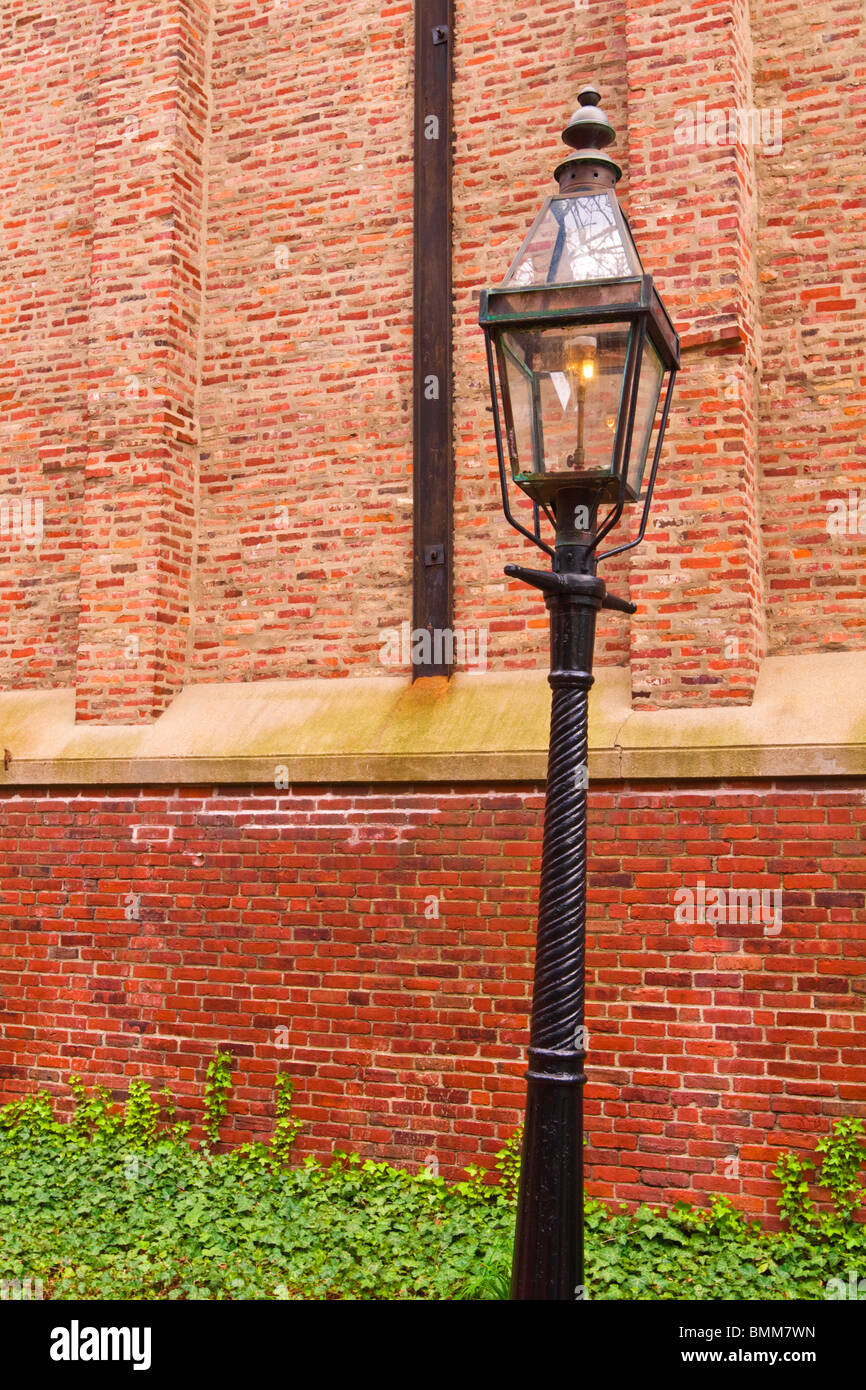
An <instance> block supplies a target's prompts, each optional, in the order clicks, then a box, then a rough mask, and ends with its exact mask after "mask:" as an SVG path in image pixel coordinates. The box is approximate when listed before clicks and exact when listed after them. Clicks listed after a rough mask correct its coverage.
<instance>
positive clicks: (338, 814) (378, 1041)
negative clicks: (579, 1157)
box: [0, 782, 866, 1213]
mask: <svg viewBox="0 0 866 1390" xmlns="http://www.w3.org/2000/svg"><path fill="white" fill-rule="evenodd" d="M542 804H543V801H542V795H541V792H540V790H539V788H538V787H533V786H525V787H512V788H507V789H506V788H466V789H464V788H461V789H459V790H452V789H448V788H431V787H424V788H396V789H390V790H387V791H375V790H370V789H367V788H354V787H344V788H336V789H334V790H332V791H329V792H324V791H322V790H320V789H315V788H303V787H299V788H297V789H295V790H293V791H292V792H291V793H280V792H274V791H270V790H268V789H259V790H257V791H254V792H251V791H248V790H243V789H240V790H239V789H236V788H226V789H222V790H217V791H212V790H211V789H206V788H203V789H184V790H183V791H180V792H176V793H174V794H172V795H166V794H164V793H160V792H152V791H148V790H144V791H141V792H139V791H136V790H134V789H133V790H128V791H111V792H98V793H97V792H94V793H82V794H80V795H72V794H54V793H46V794H36V793H33V794H30V793H27V794H21V795H10V794H5V795H4V796H3V798H2V818H0V823H2V832H0V833H2V839H0V851H2V863H3V870H2V880H0V906H2V914H0V1009H2V1012H0V1024H2V1028H0V1062H2V1066H0V1076H2V1094H3V1099H10V1098H12V1097H14V1096H17V1095H19V1094H21V1093H22V1092H26V1091H31V1090H33V1089H34V1088H35V1086H37V1085H38V1084H42V1085H47V1086H48V1087H49V1088H50V1089H52V1090H55V1091H58V1092H60V1091H62V1085H61V1083H62V1081H63V1078H65V1077H66V1076H67V1075H68V1074H69V1073H70V1072H73V1071H77V1072H81V1073H82V1074H83V1075H84V1076H85V1077H86V1078H87V1079H88V1080H89V1081H90V1082H94V1083H95V1082H102V1083H104V1084H106V1085H108V1086H109V1087H111V1088H112V1089H113V1090H115V1091H116V1092H117V1093H118V1094H121V1093H123V1091H124V1089H125V1087H126V1085H127V1084H128V1082H129V1080H130V1079H131V1078H132V1077H134V1076H142V1075H143V1076H146V1077H149V1078H150V1079H151V1080H152V1081H153V1082H154V1083H155V1085H157V1086H161V1085H163V1084H166V1083H168V1084H169V1085H171V1086H172V1088H173V1089H175V1091H176V1092H178V1093H179V1094H180V1095H181V1096H182V1097H183V1098H184V1100H185V1101H186V1103H187V1104H188V1106H189V1107H190V1108H191V1113H193V1114H195V1113H197V1105H198V1097H199V1096H200V1094H201V1086H202V1080H203V1076H204V1070H205V1067H206V1064H207V1061H208V1058H209V1057H210V1056H211V1055H212V1053H213V1051H214V1049H215V1048H217V1047H220V1048H227V1049H229V1050H230V1051H231V1052H232V1054H233V1055H234V1057H235V1074H236V1089H235V1093H234V1102H233V1107H232V1109H233V1112H234V1113H235V1114H237V1115H238V1116H240V1115H241V1114H243V1115H245V1116H246V1115H247V1114H249V1115H250V1116H251V1117H252V1118H251V1119H250V1120H249V1122H248V1123H243V1122H239V1123H238V1124H237V1125H236V1127H235V1131H234V1133H235V1137H249V1135H250V1134H252V1135H256V1136H261V1135H262V1134H264V1133H266V1132H267V1131H268V1129H269V1126H270V1123H271V1120H270V1115H271V1112H270V1096H271V1087H272V1082H273V1077H274V1073H275V1071H276V1069H277V1068H281V1069H285V1070H287V1071H289V1072H290V1073H291V1074H292V1075H293V1076H294V1077H295V1079H296V1081H297V1103H298V1113H299V1114H300V1115H301V1116H302V1118H303V1119H304V1121H305V1124H306V1127H305V1130H304V1133H303V1137H302V1139H301V1141H300V1145H299V1147H300V1148H301V1149H302V1150H303V1151H307V1152H316V1153H319V1154H322V1155H327V1154H328V1153H330V1152H331V1150H332V1148H333V1147H334V1146H340V1147H343V1148H353V1149H358V1150H360V1151H361V1152H362V1153H365V1154H371V1155H375V1156H379V1157H386V1158H389V1159H392V1160H395V1161H398V1162H403V1163H408V1164H412V1165H414V1164H421V1163H422V1162H423V1161H424V1160H425V1158H426V1157H427V1156H428V1155H430V1154H435V1155H436V1156H437V1158H438V1160H439V1163H440V1164H441V1166H442V1170H443V1171H444V1172H446V1173H451V1174H453V1173H456V1172H457V1171H458V1170H459V1168H460V1166H461V1165H462V1164H464V1163H466V1162H468V1161H470V1160H471V1159H472V1158H473V1157H475V1156H476V1155H477V1153H478V1152H479V1151H483V1152H485V1153H487V1154H490V1153H492V1152H493V1151H494V1150H495V1149H496V1147H497V1146H498V1145H499V1144H500V1143H501V1142H502V1141H503V1140H504V1139H505V1137H506V1136H507V1135H508V1134H509V1132H510V1131H511V1130H512V1128H513V1127H514V1125H515V1124H516V1123H517V1122H518V1120H519V1118H520V1113H521V1105H522V1082H521V1072H522V1066H523V1061H522V1048H523V1046H524V1043H525V1034H526V1016H525V1009H526V1000H527V997H528V989H529V981H530V966H529V961H530V958H531V948H532V927H533V916H534V903H535V895H536V887H537V877H538V867H539V857H540V822H541V812H542ZM591 810H592V827H591V848H592V857H591V863H590V890H591V891H590V899H591V901H590V922H589V947H588V966H589V988H588V1025H589V1032H590V1056H589V1067H588V1074H589V1085H588V1088H587V1111H588V1127H589V1133H590V1141H591V1142H590V1148H589V1149H588V1151H587V1153H588V1162H589V1169H588V1172H589V1179H590V1190H591V1191H592V1192H594V1193H598V1194H603V1195H606V1196H615V1197H617V1198H619V1199H622V1200H632V1199H638V1198H649V1199H651V1200H656V1201H670V1200H673V1199H674V1198H676V1197H678V1196H690V1197H692V1198H698V1199H701V1198H702V1197H703V1196H704V1195H705V1194H707V1193H713V1192H725V1193H728V1194H730V1195H731V1196H732V1197H734V1199H735V1200H736V1201H737V1202H738V1204H739V1205H741V1206H743V1207H746V1208H748V1209H749V1210H752V1211H755V1212H757V1213H763V1212H766V1211H767V1210H770V1209H771V1196H772V1193H773V1191H774V1184H773V1182H772V1180H771V1178H770V1176H769V1172H770V1169H771V1167H772V1165H773V1162H774V1160H775V1156H776V1154H777V1153H778V1151H779V1150H780V1149H782V1148H785V1147H802V1148H805V1149H808V1148H809V1147H810V1146H811V1144H812V1143H813V1141H814V1138H816V1137H817V1136H818V1135H819V1134H823V1133H826V1132H827V1131H828V1130H829V1128H830V1125H831V1123H832V1120H833V1118H834V1117H836V1116H838V1115H841V1114H846V1113H847V1114H860V1115H866V1008H864V1006H866V947H864V925H866V907H864V887H866V882H864V873H863V861H862V843H863V834H864V826H866V787H864V786H863V784H862V783H859V784H856V785H855V784H844V785H836V786H835V787H830V786H828V785H822V784H820V783H814V782H803V783H794V782H782V783H779V784H769V783H768V784H755V783H751V784H742V785H731V786H726V787H724V788H718V787H713V786H708V785H697V786H688V787H686V786H677V787H672V788H662V789H659V788H657V787H650V786H648V785H644V786H632V787H628V786H627V787H624V788H621V787H613V786H609V787H603V786H598V787H594V788H593V790H592V793H591ZM699 880H702V881H703V882H704V883H705V884H706V885H707V890H709V889H710V888H711V887H714V886H717V887H722V888H730V887H754V888H761V887H763V888H767V889H774V888H778V887H779V885H780V884H781V883H782V881H783V880H784V893H783V899H782V913H781V930H779V931H778V932H777V933H776V932H773V933H770V934H767V933H765V932H764V929H763V927H762V926H761V924H759V923H758V924H755V925H752V924H749V925H745V926H734V925H728V926H725V927H712V926H710V925H708V924H704V925H700V924H698V925H695V926H694V927H689V926H683V925H679V924H678V923H677V922H676V921H675V920H674V914H675V911H676V903H677V900H675V899H674V896H673V895H674V893H675V891H676V889H677V888H679V887H681V886H682V885H686V886H690V887H692V888H694V887H695V886H696V884H697V882H698V881H699ZM434 904H435V906H436V908H437V909H438V912H439V916H438V918H437V917H435V916H434V915H433V912H434ZM127 914H128V915H127ZM280 1030H285V1031H280ZM733 1159H736V1160H737V1161H738V1164H739V1168H738V1169H737V1168H736V1166H735V1165H732V1162H731V1161H732V1160H733ZM734 1174H735V1175H734Z"/></svg>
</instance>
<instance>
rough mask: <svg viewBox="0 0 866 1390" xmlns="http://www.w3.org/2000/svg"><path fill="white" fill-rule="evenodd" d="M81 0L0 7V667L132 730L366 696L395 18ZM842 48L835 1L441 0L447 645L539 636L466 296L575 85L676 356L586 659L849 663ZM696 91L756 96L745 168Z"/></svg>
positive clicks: (850, 45) (407, 26)
mask: <svg viewBox="0 0 866 1390" xmlns="http://www.w3.org/2000/svg"><path fill="white" fill-rule="evenodd" d="M109 8H110V16H109V10H108V9H106V7H105V6H100V5H92V4H88V5H83V4H78V3H73V0H57V3H56V4H55V5H53V6H52V8H51V11H50V13H46V14H44V15H43V14H41V13H38V12H33V11H32V10H31V9H30V8H29V7H28V6H26V5H25V4H24V3H23V0H16V2H14V3H13V2H11V0H7V3H4V4H3V5H2V7H0V13H2V19H3V23H2V26H0V160H2V162H3V186H4V218H3V224H2V230H0V264H2V266H3V273H4V281H5V284H6V287H7V294H6V301H5V310H4V312H3V315H2V318H0V335H2V339H3V347H4V349H5V351H4V354H3V361H4V365H5V371H4V384H3V387H2V388H0V389H2V391H3V411H2V416H0V448H2V454H0V469H2V473H3V483H2V491H0V504H3V505H2V508H0V523H7V522H8V518H9V517H11V518H12V524H6V525H5V527H4V528H3V529H4V534H3V535H2V536H0V541H2V547H0V678H2V681H3V684H4V685H5V686H6V687H7V688H9V687H12V686H51V685H57V684H69V683H71V682H72V681H73V680H77V682H78V712H79V717H80V718H89V719H96V720H117V719H132V720H147V719H150V718H153V717H154V716H155V715H157V714H158V713H159V712H160V710H161V709H162V708H164V706H165V704H166V703H167V702H168V701H169V700H170V699H171V698H172V696H173V694H174V693H176V691H177V690H178V689H179V688H180V686H181V685H182V683H183V682H184V681H190V680H199V681H200V680H208V681H210V680H218V679H260V678H265V677H270V678H272V677H289V678H299V677H303V676H305V675H309V674H312V673H316V674H333V675H336V676H339V675H345V674H350V673H352V674H365V675H371V676H376V675H379V674H382V673H383V671H384V670H385V668H384V667H383V666H382V664H381V663H380V661H379V659H378V658H379V649H380V633H381V630H382V629H384V628H389V627H395V626H399V624H400V623H401V622H402V621H404V620H408V619H409V617H410V615H411V592H410V576H411V535H412V518H411V503H410V498H411V490H412V482H411V457H412V441H411V419H412V409H411V405H412V403H411V365H412V364H411V340H412V285H411V263H412V261H411V258H412V137H411V131H412V71H413V54H412V23H413V15H412V6H411V4H410V3H408V0H407V3H401V4H392V5H389V4H382V3H381V0H360V3H357V4H352V5H347V4H342V3H340V4H338V3H331V4H321V3H313V2H312V0H291V2H290V3H279V0H241V2H240V3H231V4H229V3H227V2H226V0H184V2H183V3H180V0H158V3H148V4H144V3H135V2H134V0H123V3H115V4H113V5H112V6H111V7H109ZM109 21H110V22H109ZM863 29H864V16H863V13H862V7H861V6H859V5H857V4H853V3H851V4H848V3H843V2H842V0H840V3H836V4H830V3H826V4H822V3H818V4H812V3H810V4H809V5H808V6H806V5H803V6H801V7H799V8H798V7H790V6H788V5H784V6H783V5H781V4H770V3H767V0H762V3H761V4H759V5H757V6H752V7H751V13H750V11H749V7H748V6H746V5H745V3H744V2H743V0H736V3H732V5H731V6H729V7H727V8H725V9H724V10H722V11H709V12H708V11H707V10H706V7H704V6H700V5H694V6H692V7H683V6H682V5H681V4H674V3H673V0H664V3H653V4H650V5H645V4H642V3H641V4H638V3H637V0H634V3H632V0H624V2H623V4H621V5H617V6H610V5H607V4H602V3H599V2H598V0H587V3H586V4H579V5H575V6H558V5H556V6H554V5H552V4H546V3H541V0H530V3H528V4H527V5H526V6H524V7H522V8H521V10H520V12H519V14H518V13H517V12H515V13H514V14H511V13H510V12H509V13H503V11H502V8H501V6H498V5H496V4H495V3H493V0H477V2H476V0H474V2H473V4H472V5H468V4H463V3H460V0H458V5H457V25H456V34H455V40H454V61H455V91H454V100H455V178H454V281H455V283H454V306H455V319H454V329H455V452H456V496H455V525H456V545H455V551H456V574H455V596H456V623H457V625H458V627H483V628H484V629H485V631H486V632H487V636H488V648H487V659H488V663H489V665H490V666H491V667H494V668H495V667H503V666H509V667H515V666H536V665H540V664H543V662H544V661H545V659H546V618H545V615H544V611H543V607H542V605H541V604H540V602H539V601H538V600H536V599H535V598H534V597H533V596H532V595H531V594H529V593H528V592H526V591H525V590H524V589H523V588H521V587H520V586H514V585H512V584H510V583H507V582H506V580H505V578H504V576H503V574H502V565H503V563H504V562H505V561H507V560H509V559H519V558H527V559H529V562H530V563H531V562H532V560H531V558H530V557H529V556H528V555H527V552H526V551H525V550H524V549H523V545H522V542H521V541H520V540H519V538H518V537H517V536H516V535H515V536H513V535H512V534H511V533H510V531H509V529H508V528H507V527H506V525H505V523H504V521H503V519H502V517H501V515H500V512H499V502H498V495H497V483H496V476H495V460H494V453H493V439H492V431H491V428H490V415H489V412H488V409H487V394H486V393H487V387H486V381H485V373H484V364H483V353H482V348H481V339H480V335H479V333H478V330H477V325H476V317H477V292H478V290H479V289H480V288H481V287H482V286H483V285H485V284H488V283H491V282H494V281H495V280H497V279H498V278H499V277H500V275H501V273H502V272H503V271H504V269H505V268H506V266H507V264H508V261H509V259H510V257H511V255H512V253H513V251H514V250H515V248H516V246H517V245H518V244H519V241H520V239H521V237H522V235H523V233H524V231H525V229H526V227H527V226H528V224H529V222H530V220H531V218H532V216H533V214H534V211H535V209H536V207H537V205H538V203H539V202H540V200H541V198H542V197H543V196H544V194H545V193H546V192H547V191H548V190H549V188H550V186H551V185H550V173H551V171H552V167H553V164H554V163H555V161H556V159H557V156H558V152H559V148H560V147H559V143H558V142H559V131H560V129H561V126H562V124H563V122H564V119H565V118H566V117H567V116H568V114H569V112H570V110H571V109H572V107H573V106H574V104H575V99H576V93H577V91H578V90H579V88H580V87H581V86H582V85H583V84H584V83H585V82H586V81H588V80H590V79H592V80H594V81H595V82H596V83H597V84H598V85H599V86H600V88H601V90H602V94H603V101H604V106H605V109H606V110H607V111H608V112H609V114H610V116H611V118H612V120H613V122H614V124H615V126H616V127H617V131H618V143H617V146H616V153H617V156H618V158H619V161H620V163H622V165H623V167H624V170H625V177H624V179H623V182H622V185H621V192H622V199H623V203H624V206H625V207H626V208H627V209H628V210H629V213H630V215H631V217H632V220H633V224H634V227H635V231H636V235H637V239H638V244H639V248H640V249H641V251H642V253H643V256H644V261H645V264H646V266H647V268H648V269H650V270H651V271H652V272H653V273H655V274H656V276H657V278H658V281H659V285H660V288H661V290H662V293H663V295H664V296H665V298H666V300H667V302H668V303H669V306H670V307H671V309H672V311H673V315H674V318H675V321H676V323H677V325H678V327H679V328H680V330H681V332H682V333H683V335H684V341H685V344H686V349H685V354H684V370H683V373H682V375H681V378H680V383H679V386H678V394H677V398H676V406H675V410H674V415H673V419H672V422H671V427H670V442H669V445H668V447H667V448H666V451H665V461H664V467H663V472H662V476H661V481H660V489H659V496H658V503H657V509H656V524H655V526H654V527H653V530H652V534H651V536H650V537H648V540H647V542H646V544H645V545H644V546H643V547H642V548H641V549H640V550H639V551H638V552H636V553H635V554H634V555H633V556H632V557H631V558H630V561H626V560H623V561H620V562H614V564H613V565H612V566H611V572H610V576H609V577H610V583H611V587H613V588H615V589H618V590H619V591H620V592H627V591H629V590H630V592H631V596H632V597H633V598H634V599H635V600H636V601H637V602H638V603H639V605H640V611H639V614H638V615H637V617H636V618H635V619H634V620H633V621H632V623H631V624H629V623H628V622H627V620H625V619H624V618H622V617H617V616H606V617H605V620H604V623H603V625H602V627H601V631H600V637H599V649H598V654H599V660H600V661H601V662H607V663H615V664H624V663H625V662H627V661H629V660H631V663H632V684H633V692H634V697H635V700H636V702H637V703H638V704H649V705H653V704H660V703H662V704H663V703H667V704H689V703H691V704H704V703H710V702H713V703H715V702H721V703H727V702H743V701H748V699H749V698H750V695H751V691H752V689H753V686H754V679H755V674H756V671H757V666H758V663H759V661H760V659H761V657H762V655H763V654H765V652H766V651H770V652H776V651H783V650H788V651H790V650H800V651H816V650H822V649H826V648H840V647H862V646H863V645H864V640H863V637H864V621H866V620H864V612H866V607H864V602H863V600H864V596H866V580H864V567H863V558H864V546H866V536H864V535H858V534H857V530H856V520H857V517H858V516H860V517H862V519H863V527H864V530H866V447H864V444H863V413H864V394H866V392H864V358H863V346H862V299H863V284H864V278H866V275H864V271H863V269H862V264H863V254H862V246H863V232H862V205H863V197H864V181H866V177H864V167H863V159H862V147H863V133H864V123H866V98H864V81H863V60H862V52H863V37H864V35H863ZM112 45H113V47H112ZM699 103H703V107H704V110H705V111H706V112H712V111H714V110H721V111H723V112H725V113H729V112H730V111H731V110H735V109H737V108H739V107H743V106H746V107H754V108H755V110H756V113H757V120H758V123H759V133H760V121H761V119H762V118H763V119H765V120H769V121H770V122H772V121H773V120H774V119H775V116H774V113H775V112H776V111H778V112H780V116H781V148H780V150H779V151H778V152H776V153H774V152H768V151H767V149H766V148H764V147H763V146H762V144H761V142H760V141H759V142H758V143H757V144H755V143H754V142H750V141H748V140H746V141H743V140H740V141H739V143H737V142H735V143H733V144H731V143H726V144H722V145H717V144H715V143H713V142H709V143H708V142H707V141H706V140H704V141H703V142H701V140H700V139H698V138H695V140H694V141H692V142H691V143H689V142H683V141H678V140H677V139H676V138H675V136H676V133H677V131H678V130H679V129H680V122H681V119H682V113H683V111H684V110H685V109H686V108H690V109H693V110H694V111H695V113H697V110H698V105H699ZM136 123H137V124H136ZM767 130H768V131H769V133H770V134H771V135H774V134H775V129H774V127H773V126H772V125H770V126H768V127H767ZM157 147H158V148H157ZM130 379H132V384H130ZM140 391H141V394H139V392H140ZM97 393H98V394H97ZM16 499H17V503H18V513H17V514H16V512H15V509H14V506H13V505H12V504H13V503H14V502H15V501H16ZM841 499H845V502H846V504H847V505H848V512H847V514H848V516H849V517H850V515H851V507H852V506H853V507H854V508H855V511H854V516H855V529H854V533H853V534H852V533H851V529H850V525H849V528H848V532H847V534H840V535H828V532H827V517H828V507H829V506H830V504H831V503H833V502H834V501H841ZM37 502H38V503H39V504H41V509H42V510H41V516H42V521H43V529H42V536H41V544H39V545H36V544H33V543H28V542H27V537H26V535H25V534H24V531H23V523H22V524H21V525H19V528H18V534H14V523H15V521H16V515H18V516H22V517H23V518H24V521H26V520H27V518H28V517H31V519H33V520H34V521H35V519H36V504H37ZM860 504H862V505H861V506H860V511H859V513H858V512H857V511H856V507H857V506H858V505H860ZM27 508H30V509H31V510H30V511H28V510H27ZM22 509H23V510H22ZM130 639H134V640H132V641H130ZM135 639H137V640H135Z"/></svg>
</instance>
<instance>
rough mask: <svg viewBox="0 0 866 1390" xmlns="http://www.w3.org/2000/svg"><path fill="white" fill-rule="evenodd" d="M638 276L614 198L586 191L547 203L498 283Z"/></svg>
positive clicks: (637, 264)
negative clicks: (505, 273) (507, 270)
mask: <svg viewBox="0 0 866 1390" xmlns="http://www.w3.org/2000/svg"><path fill="white" fill-rule="evenodd" d="M640 274H642V267H641V263H640V257H639V256H638V253H637V250H636V248H635V244H634V241H633V240H632V236H631V232H630V231H629V229H628V224H627V223H626V220H625V218H624V217H623V214H622V210H621V209H620V206H619V203H618V202H617V200H616V197H615V196H614V194H613V193H610V192H606V191H602V192H586V193H577V194H570V195H568V196H560V197H554V198H548V199H547V201H546V202H545V203H544V206H543V207H542V209H541V211H540V213H539V214H538V216H537V217H536V219H535V221H534V223H533V224H532V227H531V228H530V230H529V232H528V234H527V236H526V239H525V241H524V243H523V245H522V246H521V248H520V250H519V251H518V253H517V256H516V257H515V259H514V261H513V263H512V265H511V268H510V270H509V272H508V274H507V275H506V277H505V279H504V280H503V282H502V284H503V286H508V287H512V286H513V287H515V288H517V287H522V286H525V285H567V284H580V283H581V282H583V281H586V280H610V279H624V278H626V277H628V276H631V275H640Z"/></svg>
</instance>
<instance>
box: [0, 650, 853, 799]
mask: <svg viewBox="0 0 866 1390" xmlns="http://www.w3.org/2000/svg"><path fill="white" fill-rule="evenodd" d="M629 680H630V678H629V672H628V670H627V668H625V667H601V668H599V669H598V670H597V672H596V684H595V686H594V688H593V691H592V695H591V699H590V750H591V751H590V763H589V775H590V777H591V778H594V779H603V780H625V779H629V780H632V779H644V778H646V779H670V780H683V779H690V778H708V779H713V780H715V779H719V778H725V779H727V778H737V777H756V778H757V777H841V776H864V775H866V651H862V652H829V653H819V654H807V655H801V656H775V657H769V658H767V659H766V660H765V661H764V662H763V664H762V666H761V671H760V675H759V679H758V683H757V688H756V690H755V697H754V700H753V702H752V704H751V705H748V706H745V705H736V706H730V705H729V706H716V707H714V708H702V709H665V710H659V711H655V712H650V711H641V710H633V709H632V708H631V699H630V684H629ZM549 708H550V691H549V688H548V685H547V680H546V672H545V671H528V670H527V671H505V672H501V671H499V672H488V673H485V674H459V675H457V676H455V677H454V678H453V679H452V680H451V681H445V680H424V681H417V682H416V683H415V684H414V685H410V684H409V683H408V681H407V680H406V679H405V678H404V677H402V676H381V677H351V678H345V679H339V678H335V679H313V680H306V679H305V680H288V681H274V680H268V681H249V682H236V683H231V684H228V683H226V684H212V685H208V684H203V685H192V686H188V687H187V688H186V689H184V690H183V691H182V692H181V694H180V695H178V696H177V698H176V699H175V700H174V701H173V702H172V704H171V706H170V708H169V709H168V710H167V711H166V712H165V714H163V715H162V717H161V718H160V719H158V720H157V721H156V722H155V723H152V724H147V725H125V724H124V725H120V724H115V725H96V724H88V723H84V724H76V723H75V718H74V709H75V696H74V691H73V690H72V689H59V690H20V691H9V692H6V693H4V694H0V748H2V749H3V763H2V765H0V779H2V782H3V783H5V784H6V785H9V786H33V785H39V786H42V785H45V786H47V785H59V784H64V785H77V786H91V785H92V786H97V785H106V784H111V785H117V784H124V785H131V784H139V785H143V784H166V783H169V784H182V783H198V784H202V783H208V784H216V783H222V784H225V783H232V782H235V783H238V782H240V783H268V782H270V783H275V779H277V778H279V779H280V785H285V784H286V783H303V782H314V783H315V782H322V783H341V782H363V783H370V782H445V783H448V782H461V781H464V782H470V781H471V782H503V781H506V782H507V781H519V782H526V781H541V780H543V779H544V777H545V772H546V765H547V735H548V718H549Z"/></svg>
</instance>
